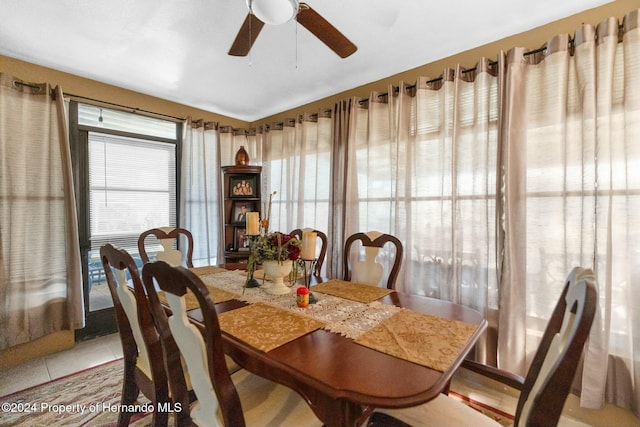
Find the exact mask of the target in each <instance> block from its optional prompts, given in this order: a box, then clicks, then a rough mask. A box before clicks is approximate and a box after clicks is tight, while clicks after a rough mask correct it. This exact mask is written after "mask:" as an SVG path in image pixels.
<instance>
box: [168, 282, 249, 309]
mask: <svg viewBox="0 0 640 427" xmlns="http://www.w3.org/2000/svg"><path fill="white" fill-rule="evenodd" d="M207 289H209V294H210V295H211V299H212V300H213V302H214V303H219V302H225V301H229V300H232V299H234V298H237V295H235V294H232V293H231V292H227V291H225V290H223V289H218V288H216V287H213V286H207ZM158 299H159V300H160V303H162V304H164V305H166V306H168V305H169V303H168V302H167V297H166V295H165V294H164V292H163V291H158ZM184 302H185V304H186V306H187V311H189V310H194V309H196V308H200V303H199V302H198V299H197V298H196V296H195V295H194V294H193V292H191V291H190V290H189V289H187V294H186V295H185V296H184Z"/></svg>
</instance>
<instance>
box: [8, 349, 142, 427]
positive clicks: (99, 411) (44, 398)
mask: <svg viewBox="0 0 640 427" xmlns="http://www.w3.org/2000/svg"><path fill="white" fill-rule="evenodd" d="M122 370H123V361H122V359H119V360H115V361H113V362H108V363H105V364H103V365H99V366H96V367H94V368H90V369H87V370H84V371H81V372H78V373H75V374H71V375H68V376H66V377H62V378H59V379H56V380H53V381H50V382H47V383H45V384H42V385H38V386H35V387H31V388H28V389H26V390H22V391H18V392H16V393H12V394H10V395H7V396H3V397H0V404H1V405H2V411H1V412H0V425H2V426H99V427H115V426H116V424H117V421H118V407H117V405H119V403H120V396H121V392H122ZM138 403H139V404H140V405H139V408H140V409H143V410H144V409H146V406H147V405H148V403H149V401H148V400H147V399H146V398H145V397H144V396H143V395H142V394H140V398H139V401H138ZM131 421H132V422H131V424H130V425H134V426H138V427H142V426H147V425H150V424H151V414H150V413H146V412H141V413H138V414H134V415H133V416H132V418H131Z"/></svg>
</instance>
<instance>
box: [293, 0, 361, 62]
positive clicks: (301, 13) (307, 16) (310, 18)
mask: <svg viewBox="0 0 640 427" xmlns="http://www.w3.org/2000/svg"><path fill="white" fill-rule="evenodd" d="M296 19H297V21H298V22H299V23H300V25H302V26H303V27H305V28H306V29H307V30H309V31H311V33H313V34H314V35H315V36H316V37H317V38H319V39H320V41H322V42H323V43H324V44H326V45H327V46H329V48H330V49H331V50H333V51H334V52H335V53H337V54H338V56H340V57H341V58H346V57H347V56H349V55H351V54H353V53H354V52H355V51H356V50H358V48H357V47H356V45H354V44H353V43H351V41H350V40H349V39H348V38H346V37H345V35H344V34H342V33H341V32H340V31H338V29H337V28H336V27H334V26H333V25H331V24H330V23H329V21H327V20H326V19H324V18H323V17H322V16H321V15H320V14H319V13H318V12H316V11H315V10H313V9H312V8H311V7H310V6H309V5H308V4H306V3H300V7H299V9H298V17H297V18H296Z"/></svg>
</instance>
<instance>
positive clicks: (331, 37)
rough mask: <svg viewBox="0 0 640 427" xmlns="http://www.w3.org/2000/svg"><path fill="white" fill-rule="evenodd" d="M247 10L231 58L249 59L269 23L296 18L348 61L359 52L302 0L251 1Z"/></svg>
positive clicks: (232, 48) (278, 22) (231, 50)
mask: <svg viewBox="0 0 640 427" xmlns="http://www.w3.org/2000/svg"><path fill="white" fill-rule="evenodd" d="M247 7H248V8H249V14H248V15H247V17H246V19H245V20H244V23H243V24H242V27H240V31H238V35H237V36H236V39H235V40H234V42H233V44H232V45H231V49H229V55H232V56H247V54H248V53H249V51H250V50H251V46H253V43H254V42H255V41H256V38H257V37H258V34H260V30H262V27H263V26H264V24H265V23H266V24H269V25H278V24H284V23H285V22H287V21H289V20H291V19H292V18H293V17H294V16H295V17H296V21H298V23H299V24H300V25H302V26H303V27H305V28H306V29H307V30H309V31H311V33H312V34H313V35H315V36H316V37H317V38H318V39H320V41H322V42H323V43H324V44H326V45H327V46H328V47H329V48H330V49H331V50H333V51H334V52H335V53H336V54H338V56H340V57H341V58H346V57H347V56H349V55H351V54H353V53H354V52H355V51H356V50H357V49H358V48H357V47H356V45H354V44H353V43H352V42H351V41H350V40H349V39H347V38H346V37H345V36H344V34H342V33H341V32H340V31H338V29H337V28H336V27H334V26H333V25H331V23H329V21H327V20H326V19H324V18H323V17H322V16H321V15H320V14H319V13H318V12H316V11H315V10H313V9H312V8H311V6H309V5H308V4H306V3H300V2H299V1H298V0H247Z"/></svg>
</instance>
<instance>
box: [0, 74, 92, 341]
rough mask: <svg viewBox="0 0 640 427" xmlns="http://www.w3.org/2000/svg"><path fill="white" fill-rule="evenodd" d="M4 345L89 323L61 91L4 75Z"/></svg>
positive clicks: (0, 107)
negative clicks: (83, 290)
mask: <svg viewBox="0 0 640 427" xmlns="http://www.w3.org/2000/svg"><path fill="white" fill-rule="evenodd" d="M0 111H2V114H0V302H1V304H2V309H1V310H0V324H1V325H2V328H0V350H1V349H6V348H9V347H12V346H15V345H18V344H21V343H25V342H28V341H32V340H34V339H36V338H40V337H42V336H45V335H47V334H50V333H53V332H56V331H60V330H74V329H77V328H82V327H83V326H84V308H83V301H82V273H81V264H80V250H79V246H78V225H77V224H78V223H77V218H76V206H75V196H74V189H73V179H72V171H71V154H70V150H69V136H68V127H67V126H68V125H67V120H66V114H65V107H64V100H63V94H62V90H61V89H60V88H59V87H58V88H56V90H55V96H52V95H51V88H50V87H49V85H47V84H44V83H43V84H31V83H23V82H21V81H19V80H18V79H15V78H12V77H11V76H8V75H5V74H0Z"/></svg>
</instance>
